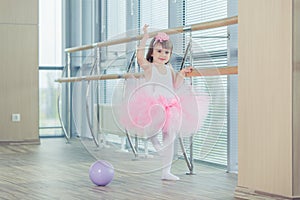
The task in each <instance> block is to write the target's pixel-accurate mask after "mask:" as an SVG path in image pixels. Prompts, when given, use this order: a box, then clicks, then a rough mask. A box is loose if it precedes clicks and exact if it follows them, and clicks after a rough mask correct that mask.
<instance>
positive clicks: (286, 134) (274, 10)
mask: <svg viewBox="0 0 300 200" xmlns="http://www.w3.org/2000/svg"><path fill="white" fill-rule="evenodd" d="M254 11H255V12H254ZM238 29H239V30H238V32H239V46H238V48H239V64H238V66H239V82H238V85H239V90H238V93H239V105H238V110H239V114H238V119H239V126H238V133H239V147H238V154H239V157H238V159H239V172H238V187H241V188H249V190H252V189H253V190H255V191H262V192H265V193H270V194H274V195H283V196H291V195H292V0H288V1H287V0H251V1H248V0H242V1H239V28H238Z"/></svg>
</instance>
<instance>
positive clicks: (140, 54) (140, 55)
mask: <svg viewBox="0 0 300 200" xmlns="http://www.w3.org/2000/svg"><path fill="white" fill-rule="evenodd" d="M148 27H149V25H147V24H145V25H144V27H143V31H144V36H143V38H142V39H141V41H140V45H139V46H138V49H137V53H136V58H137V62H138V64H139V65H140V67H142V68H143V69H144V71H146V70H147V69H148V68H149V67H150V65H149V61H147V60H146V58H145V48H146V42H147V40H148V39H149V35H148Z"/></svg>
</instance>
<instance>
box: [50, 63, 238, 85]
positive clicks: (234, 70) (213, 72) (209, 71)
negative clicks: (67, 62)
mask: <svg viewBox="0 0 300 200" xmlns="http://www.w3.org/2000/svg"><path fill="white" fill-rule="evenodd" d="M232 74H238V67H237V66H229V67H219V68H202V69H196V70H193V71H192V72H191V73H190V74H188V75H187V76H186V77H194V76H220V75H232ZM143 75H144V74H143V73H125V74H104V75H92V76H80V77H71V78H60V79H57V80H55V81H56V82H59V83H65V82H79V81H94V80H110V79H128V78H133V77H134V78H141V77H142V76H143Z"/></svg>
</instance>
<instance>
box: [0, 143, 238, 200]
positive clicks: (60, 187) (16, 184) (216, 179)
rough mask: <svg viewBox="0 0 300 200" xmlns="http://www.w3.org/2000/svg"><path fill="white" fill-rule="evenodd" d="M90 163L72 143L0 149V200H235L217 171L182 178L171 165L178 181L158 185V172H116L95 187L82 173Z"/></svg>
mask: <svg viewBox="0 0 300 200" xmlns="http://www.w3.org/2000/svg"><path fill="white" fill-rule="evenodd" d="M103 153H104V152H103ZM110 159H111V161H113V160H114V158H113V157H111V158H110ZM95 161H96V159H95V157H94V156H92V155H91V154H90V153H89V152H88V151H86V149H85V148H84V146H83V145H82V143H81V142H80V141H79V140H77V139H74V140H72V141H71V142H70V143H69V144H66V143H65V140H64V139H63V138H56V139H42V140H41V145H2V146H0V199H9V200H11V199H30V200H33V199H67V200H69V199H80V200H81V199H84V200H85V199H109V200H110V199H114V200H115V199H116V200H117V199H130V200H135V199H184V200H190V199H201V200H206V199H207V200H209V199H215V200H217V199H219V200H230V199H235V198H234V197H233V196H234V189H235V186H236V183H237V176H236V175H235V174H228V173H226V172H225V170H224V169H220V168H217V167H212V166H208V165H203V164H197V163H196V164H195V172H196V175H185V172H186V171H187V167H186V165H185V162H184V161H183V160H179V161H176V162H175V163H174V164H173V168H172V170H173V173H174V174H176V175H178V176H179V177H180V180H179V181H176V182H174V181H162V180H160V171H154V172H153V173H146V174H133V173H130V172H129V173H125V172H120V171H119V170H116V171H115V176H114V179H113V181H112V182H111V183H110V184H109V185H107V186H106V187H99V186H95V185H94V184H93V183H92V182H91V181H90V179H89V174H88V170H89V167H90V165H91V164H92V163H93V162H95ZM113 162H115V161H113ZM131 162H135V161H127V163H128V164H129V166H130V165H131ZM125 163H126V162H125ZM126 167H127V166H126V164H124V168H126Z"/></svg>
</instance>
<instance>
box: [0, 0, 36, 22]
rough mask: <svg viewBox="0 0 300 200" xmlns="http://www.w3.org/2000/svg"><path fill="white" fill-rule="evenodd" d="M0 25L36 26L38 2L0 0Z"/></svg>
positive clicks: (33, 0)
mask: <svg viewBox="0 0 300 200" xmlns="http://www.w3.org/2000/svg"><path fill="white" fill-rule="evenodd" d="M0 23H6V24H35V25H36V24H38V0H25V1H24V0H0Z"/></svg>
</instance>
